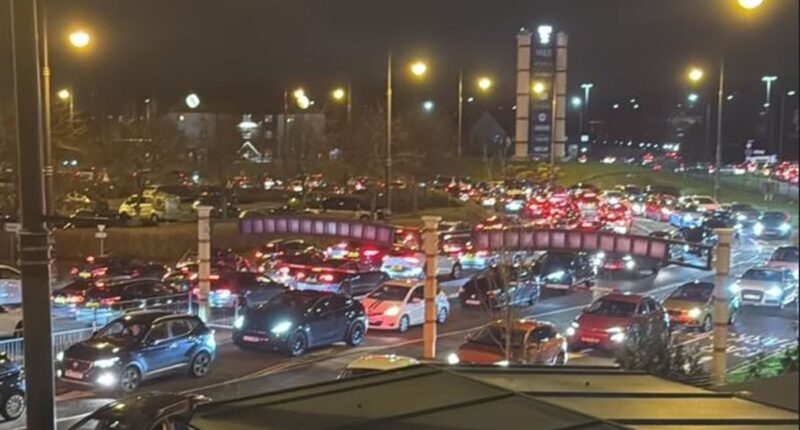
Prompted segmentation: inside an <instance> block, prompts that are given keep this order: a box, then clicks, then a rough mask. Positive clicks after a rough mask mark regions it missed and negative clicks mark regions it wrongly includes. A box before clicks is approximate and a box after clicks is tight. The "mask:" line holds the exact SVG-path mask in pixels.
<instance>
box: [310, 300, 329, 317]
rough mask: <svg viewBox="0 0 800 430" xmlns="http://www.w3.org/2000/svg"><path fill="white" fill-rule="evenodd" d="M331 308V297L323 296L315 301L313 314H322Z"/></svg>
mask: <svg viewBox="0 0 800 430" xmlns="http://www.w3.org/2000/svg"><path fill="white" fill-rule="evenodd" d="M330 308H331V299H329V298H324V299H321V300H320V301H318V302H317V304H316V305H315V306H314V310H313V313H314V314H315V315H324V314H326V313H327V312H328V311H329V310H330Z"/></svg>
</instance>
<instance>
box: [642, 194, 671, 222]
mask: <svg viewBox="0 0 800 430" xmlns="http://www.w3.org/2000/svg"><path fill="white" fill-rule="evenodd" d="M677 205H678V199H676V198H675V197H673V196H668V195H653V196H650V197H649V198H648V199H647V203H646V204H645V217H646V218H648V219H652V220H654V221H661V222H669V216H670V215H671V214H672V212H674V211H675V208H676V206H677Z"/></svg>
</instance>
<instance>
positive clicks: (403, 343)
mask: <svg viewBox="0 0 800 430" xmlns="http://www.w3.org/2000/svg"><path fill="white" fill-rule="evenodd" d="M663 227H664V226H663V224H658V223H654V222H651V221H646V220H639V221H637V229H638V230H639V231H640V232H642V233H647V232H649V231H653V230H660V229H662V228H663ZM777 245H778V243H764V242H758V241H754V240H752V239H741V240H739V241H738V242H737V243H736V244H735V246H734V250H733V262H732V277H735V276H737V275H739V274H741V273H742V272H743V271H744V270H746V269H748V268H750V267H752V266H753V265H756V264H758V263H760V262H763V261H765V260H766V259H767V258H768V257H769V255H770V254H771V252H772V250H773V249H774V248H775V246H777ZM704 278H705V279H713V275H711V274H710V272H705V271H701V270H697V269H691V268H686V267H677V266H670V267H666V268H664V269H662V270H661V271H660V272H659V273H658V275H657V276H655V277H653V276H649V277H643V278H638V279H626V278H623V277H619V276H613V277H612V276H608V275H602V276H601V279H599V281H598V286H600V287H609V288H611V287H613V288H615V289H618V290H622V291H630V292H636V293H647V294H651V295H653V296H655V297H656V298H657V299H661V298H663V297H664V296H665V295H666V294H668V293H669V292H670V291H671V290H672V289H674V288H675V287H677V286H678V285H680V284H682V283H684V282H687V281H691V280H695V279H704ZM461 283H463V281H449V282H445V283H443V284H442V287H443V288H444V289H445V290H446V291H448V292H454V291H457V289H458V287H459V285H460V284H461ZM591 301H592V292H590V291H579V292H575V293H572V294H568V295H554V296H545V297H544V298H543V299H542V300H541V301H540V302H539V303H537V304H536V305H535V306H533V307H527V308H518V309H517V314H518V315H519V317H524V316H532V317H534V318H537V319H542V320H548V321H551V322H553V323H554V324H556V326H557V327H559V328H560V329H561V330H562V331H563V330H564V329H565V328H566V327H567V326H568V325H569V323H570V322H571V321H572V319H573V318H575V316H576V315H578V313H579V312H580V310H581V309H582V308H583V307H584V306H586V305H588V304H589V303H591ZM492 318H493V316H492V315H490V314H489V313H487V312H485V311H482V310H474V309H462V308H461V307H460V306H459V305H458V304H453V306H452V307H451V315H450V318H449V320H448V321H447V323H446V324H444V325H443V326H440V327H439V336H438V339H437V352H438V354H437V356H438V357H439V359H442V360H443V359H445V358H446V357H447V355H448V354H449V353H450V352H452V351H455V350H456V349H457V347H458V346H459V345H460V343H461V342H462V341H463V340H464V337H465V336H466V335H467V334H468V333H470V332H472V331H474V330H475V329H477V328H478V327H480V326H481V325H483V324H485V323H486V322H487V321H489V320H490V319H492ZM796 320H797V315H796V313H795V308H794V307H793V306H790V307H787V308H786V309H784V310H782V311H779V310H773V309H751V308H745V309H744V310H743V311H742V313H741V314H740V318H739V321H738V322H737V324H736V325H735V326H733V327H731V329H730V334H729V350H728V354H729V357H728V365H729V367H734V366H737V365H739V364H741V363H742V362H744V361H746V360H749V359H752V358H753V357H755V356H756V355H758V354H759V353H760V352H761V351H771V350H775V349H777V348H781V347H784V346H788V345H790V344H793V343H796V338H795V335H794V326H793V323H794V321H796ZM229 337H230V336H229V333H228V332H227V331H225V330H219V331H218V342H219V344H220V346H219V350H218V353H219V356H218V360H217V362H216V365H215V366H214V368H213V370H212V372H211V373H210V374H209V375H208V376H207V377H206V378H204V379H201V380H197V379H192V378H190V377H188V376H186V377H181V376H172V377H169V378H165V379H159V380H153V381H150V382H148V383H145V384H144V385H143V386H142V387H141V388H140V390H142V391H156V390H157V391H172V392H192V393H202V394H205V395H208V396H209V397H211V398H213V399H217V400H222V399H229V398H236V397H241V396H246V395H253V394H256V393H263V392H267V391H274V390H280V389H285V388H290V387H294V386H298V385H305V384H309V383H314V382H321V381H326V380H331V379H333V378H335V377H336V375H337V374H338V372H339V371H340V370H341V369H342V368H343V367H345V366H346V365H347V364H348V363H349V362H350V361H352V360H353V359H355V358H357V357H359V356H363V355H366V354H373V353H379V354H385V353H395V354H399V355H407V356H413V357H419V356H421V355H422V339H421V337H422V329H421V327H414V328H412V329H411V330H409V331H408V332H407V333H403V334H400V333H393V332H389V333H384V332H377V331H371V332H370V333H369V334H368V336H367V338H366V340H365V342H364V344H363V345H362V346H360V347H358V348H349V347H346V346H344V345H336V346H333V347H328V348H321V349H317V350H313V351H311V352H310V353H309V354H307V355H306V356H304V357H302V358H300V359H289V358H287V357H284V356H281V355H278V354H272V353H265V352H256V351H240V350H239V349H238V348H236V347H235V346H234V345H232V344H231V343H230V341H229ZM676 341H678V342H684V343H691V344H695V345H696V346H697V347H698V348H699V351H700V353H701V354H702V355H703V357H702V360H703V361H708V360H710V357H711V338H710V334H699V333H692V332H681V333H679V334H678V335H677V336H676ZM570 363H572V364H583V365H611V364H613V356H612V355H611V354H609V353H604V352H598V351H592V350H585V351H580V352H574V353H571V354H570ZM58 388H59V390H58V392H59V394H58V398H57V404H58V416H59V428H67V427H68V426H69V425H70V424H73V423H74V422H75V421H76V420H77V419H79V418H80V417H81V416H83V415H85V414H86V413H88V412H90V411H92V410H94V409H96V408H97V407H98V406H100V405H102V404H104V403H106V402H108V401H109V400H110V396H109V395H108V394H104V393H94V392H90V391H76V390H73V389H71V388H69V387H65V386H62V385H60V384H59V387H58ZM23 428H25V427H24V421H23V420H22V419H20V420H17V421H16V422H10V423H0V430H6V429H23Z"/></svg>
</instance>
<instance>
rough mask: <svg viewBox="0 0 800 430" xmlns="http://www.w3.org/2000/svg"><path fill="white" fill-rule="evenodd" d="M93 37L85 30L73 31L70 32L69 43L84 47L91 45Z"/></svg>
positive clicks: (73, 45) (76, 46) (80, 47)
mask: <svg viewBox="0 0 800 430" xmlns="http://www.w3.org/2000/svg"><path fill="white" fill-rule="evenodd" d="M91 41H92V37H91V36H90V35H89V33H88V32H86V31H84V30H77V31H73V32H72V33H70V34H69V43H70V45H72V47H74V48H78V49H83V48H86V47H87V46H89V43H90V42H91Z"/></svg>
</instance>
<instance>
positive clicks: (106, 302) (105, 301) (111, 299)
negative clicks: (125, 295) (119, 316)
mask: <svg viewBox="0 0 800 430" xmlns="http://www.w3.org/2000/svg"><path fill="white" fill-rule="evenodd" d="M120 300H122V297H120V296H114V297H106V298H105V299H102V300H100V304H102V305H105V306H108V305H113V304H114V303H117V302H118V301H120Z"/></svg>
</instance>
